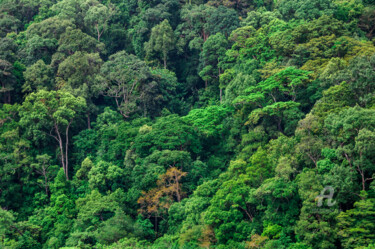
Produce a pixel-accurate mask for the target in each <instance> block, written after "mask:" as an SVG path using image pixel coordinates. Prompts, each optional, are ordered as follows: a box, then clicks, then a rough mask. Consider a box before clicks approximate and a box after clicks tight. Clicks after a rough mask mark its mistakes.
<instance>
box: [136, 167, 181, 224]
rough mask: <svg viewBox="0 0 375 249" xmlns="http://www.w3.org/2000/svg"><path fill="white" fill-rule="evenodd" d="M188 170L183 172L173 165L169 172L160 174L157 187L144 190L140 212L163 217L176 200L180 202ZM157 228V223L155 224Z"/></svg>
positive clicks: (140, 199) (140, 202) (140, 200)
mask: <svg viewBox="0 0 375 249" xmlns="http://www.w3.org/2000/svg"><path fill="white" fill-rule="evenodd" d="M186 175H187V173H186V172H182V171H181V170H179V169H177V168H176V167H171V168H169V169H168V170H167V172H166V173H165V174H163V175H161V176H159V180H158V181H157V187H156V188H154V189H151V190H150V191H148V192H143V193H142V196H141V197H140V198H139V199H138V201H137V202H138V204H139V205H140V209H139V212H140V213H141V214H144V215H149V217H155V221H157V218H159V217H163V216H164V215H165V214H166V212H167V210H168V209H169V207H170V206H171V205H172V203H173V202H174V200H176V201H177V202H180V201H181V199H182V197H183V195H184V193H183V192H182V189H181V188H182V185H181V178H182V177H184V176H186ZM155 228H156V229H157V223H156V224H155Z"/></svg>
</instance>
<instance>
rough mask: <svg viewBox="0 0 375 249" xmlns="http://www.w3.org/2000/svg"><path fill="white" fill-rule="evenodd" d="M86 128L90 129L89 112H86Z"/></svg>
mask: <svg viewBox="0 0 375 249" xmlns="http://www.w3.org/2000/svg"><path fill="white" fill-rule="evenodd" d="M87 129H89V130H91V119H90V113H87Z"/></svg>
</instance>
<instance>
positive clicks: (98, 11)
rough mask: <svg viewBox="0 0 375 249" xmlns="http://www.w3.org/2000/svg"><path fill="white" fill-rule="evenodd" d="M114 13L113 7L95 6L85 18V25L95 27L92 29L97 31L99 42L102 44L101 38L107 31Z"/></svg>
mask: <svg viewBox="0 0 375 249" xmlns="http://www.w3.org/2000/svg"><path fill="white" fill-rule="evenodd" d="M113 12H114V10H113V7H112V6H109V7H107V6H105V5H103V4H98V5H94V6H92V7H90V8H89V9H88V11H87V12H86V15H85V18H84V21H85V24H86V26H88V27H90V26H91V27H94V28H91V29H94V30H95V31H96V35H97V38H98V42H100V37H101V36H102V34H103V32H104V31H105V30H106V28H107V26H108V22H109V20H110V18H111V17H112V15H113V14H114V13H113Z"/></svg>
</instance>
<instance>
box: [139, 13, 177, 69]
mask: <svg viewBox="0 0 375 249" xmlns="http://www.w3.org/2000/svg"><path fill="white" fill-rule="evenodd" d="M174 48H175V37H174V33H173V29H172V27H171V25H170V24H169V22H168V20H164V21H163V22H161V23H160V24H158V25H156V26H155V27H153V28H152V30H151V36H150V40H149V41H148V42H147V43H145V51H146V56H147V58H149V59H151V58H152V57H154V56H156V57H159V58H161V59H162V61H163V64H164V69H166V68H167V59H168V55H169V53H170V52H171V51H172V50H173V49H174Z"/></svg>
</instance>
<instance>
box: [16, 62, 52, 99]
mask: <svg viewBox="0 0 375 249" xmlns="http://www.w3.org/2000/svg"><path fill="white" fill-rule="evenodd" d="M23 76H24V78H25V83H24V84H23V86H22V91H23V92H28V93H30V92H36V91H38V90H42V89H43V90H47V91H48V90H52V88H53V83H54V81H53V70H52V67H51V66H50V65H46V64H45V63H44V61H43V60H38V61H37V62H36V63H35V64H33V65H32V66H30V67H28V68H27V69H26V71H25V72H24V73H23Z"/></svg>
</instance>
